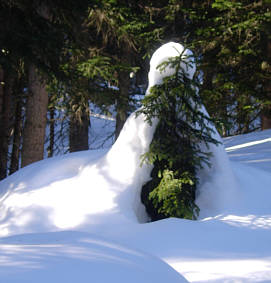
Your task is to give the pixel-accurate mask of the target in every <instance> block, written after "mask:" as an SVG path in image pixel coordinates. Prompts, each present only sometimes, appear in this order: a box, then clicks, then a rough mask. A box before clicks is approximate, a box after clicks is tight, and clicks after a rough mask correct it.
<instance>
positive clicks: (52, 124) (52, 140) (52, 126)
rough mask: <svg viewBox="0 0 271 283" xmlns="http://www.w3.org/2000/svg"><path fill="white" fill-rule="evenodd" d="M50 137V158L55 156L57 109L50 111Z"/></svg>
mask: <svg viewBox="0 0 271 283" xmlns="http://www.w3.org/2000/svg"><path fill="white" fill-rule="evenodd" d="M49 113H50V137H49V147H48V157H52V156H53V154H54V145H55V109H54V108H52V109H50V112H49Z"/></svg>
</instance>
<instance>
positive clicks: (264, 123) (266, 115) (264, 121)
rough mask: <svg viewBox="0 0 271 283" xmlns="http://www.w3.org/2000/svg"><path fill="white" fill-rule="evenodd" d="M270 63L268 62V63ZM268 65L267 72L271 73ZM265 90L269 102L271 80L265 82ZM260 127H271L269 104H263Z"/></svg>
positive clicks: (270, 50) (269, 54)
mask: <svg viewBox="0 0 271 283" xmlns="http://www.w3.org/2000/svg"><path fill="white" fill-rule="evenodd" d="M267 62H271V41H270V40H269V41H268V43H267ZM269 64H270V63H269ZM270 69H271V68H270V65H269V72H270V73H271V70H270ZM264 88H265V92H266V95H267V97H268V100H269V102H271V81H270V80H268V81H267V82H266V83H265V86H264ZM261 128H262V130H266V129H271V105H267V106H264V108H263V110H262V115H261Z"/></svg>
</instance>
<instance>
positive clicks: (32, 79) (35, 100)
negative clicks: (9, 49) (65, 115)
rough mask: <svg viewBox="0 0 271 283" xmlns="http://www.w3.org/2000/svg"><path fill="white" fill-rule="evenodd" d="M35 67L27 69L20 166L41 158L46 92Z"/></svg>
mask: <svg viewBox="0 0 271 283" xmlns="http://www.w3.org/2000/svg"><path fill="white" fill-rule="evenodd" d="M45 87H46V85H45V82H44V81H42V79H41V77H40V76H39V74H38V70H37V68H36V67H35V66H34V65H33V64H30V66H29V69H28V98H27V103H26V120H25V126H24V131H23V149H22V167H24V166H26V165H28V164H30V163H33V162H35V161H39V160H41V159H43V154H44V140H45V129H46V120H47V117H46V116H47V108H48V94H47V92H46V89H45Z"/></svg>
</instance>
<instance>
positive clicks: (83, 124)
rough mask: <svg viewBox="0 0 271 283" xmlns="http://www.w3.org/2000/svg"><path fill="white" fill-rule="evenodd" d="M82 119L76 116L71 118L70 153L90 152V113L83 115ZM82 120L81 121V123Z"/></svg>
mask: <svg viewBox="0 0 271 283" xmlns="http://www.w3.org/2000/svg"><path fill="white" fill-rule="evenodd" d="M80 118H81V119H78V117H76V116H75V115H71V117H70V125H69V151H70V152H75V151H81V150H88V149H89V146H88V129H89V125H90V120H89V114H88V111H86V112H84V113H82V115H81V117H80ZM80 120H81V121H80Z"/></svg>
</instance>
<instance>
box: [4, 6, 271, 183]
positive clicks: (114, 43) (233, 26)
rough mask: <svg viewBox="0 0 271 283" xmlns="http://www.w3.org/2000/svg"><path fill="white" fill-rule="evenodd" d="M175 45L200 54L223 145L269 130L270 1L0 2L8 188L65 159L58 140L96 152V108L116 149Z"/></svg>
mask: <svg viewBox="0 0 271 283" xmlns="http://www.w3.org/2000/svg"><path fill="white" fill-rule="evenodd" d="M168 41H176V42H180V43H182V44H184V45H185V46H186V47H187V48H189V49H191V50H192V51H193V53H194V55H195V59H196V61H197V73H196V76H197V78H198V80H199V82H200V84H199V93H200V96H201V98H202V100H203V103H204V105H205V106H206V108H207V110H208V112H209V114H210V116H211V117H213V118H215V120H216V127H217V129H218V130H219V132H220V134H221V135H222V136H229V135H236V134H243V133H248V132H251V131H255V130H259V129H261V130H264V129H268V128H271V1H270V0H262V1H227V0H214V1H211V0H208V1H179V0H167V1H166V0H161V1H148V0H144V1H141V0H139V1H134V0H131V1H123V0H107V1H106V0H101V1H95V0H79V1H76V2H75V1H73V0H66V1H65V2H64V1H52V0H47V1H38V0H8V1H7V0H1V1H0V179H4V178H5V177H6V176H7V175H9V174H12V173H13V172H15V171H17V170H18V169H19V168H20V167H24V166H26V165H28V164H30V163H33V162H35V161H38V160H41V159H43V158H45V157H51V156H54V155H55V154H57V150H56V147H57V146H59V145H58V143H57V137H58V136H61V135H65V136H67V137H68V140H69V146H68V149H67V150H68V151H69V152H74V151H79V150H87V149H89V147H90V141H89V129H90V126H91V120H92V117H93V114H94V110H93V107H94V106H95V107H96V108H95V109H96V110H95V114H97V107H98V109H99V113H98V114H103V115H106V116H107V117H112V118H113V119H115V122H116V127H115V132H114V138H115V139H116V138H117V137H118V135H119V133H120V131H121V129H122V127H123V125H124V123H125V121H126V119H127V117H128V115H129V114H130V113H131V112H132V111H133V110H135V108H137V107H138V106H139V105H140V101H138V98H139V97H140V96H141V95H142V96H143V95H144V93H145V90H146V87H147V82H148V80H147V74H148V66H149V58H150V56H151V54H152V53H153V52H154V50H156V49H157V48H158V47H160V46H161V44H163V43H165V42H168ZM139 100H140V99H139ZM60 113H61V115H60ZM56 124H57V125H59V124H61V125H62V126H61V127H56ZM46 127H47V128H49V131H48V136H46ZM45 141H47V144H48V148H47V152H44V147H45V146H44V145H45Z"/></svg>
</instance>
